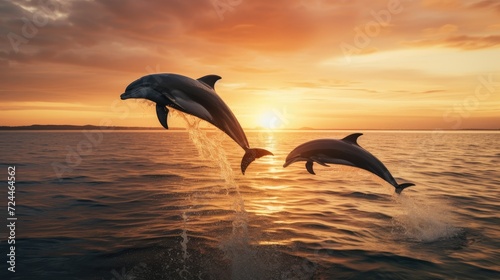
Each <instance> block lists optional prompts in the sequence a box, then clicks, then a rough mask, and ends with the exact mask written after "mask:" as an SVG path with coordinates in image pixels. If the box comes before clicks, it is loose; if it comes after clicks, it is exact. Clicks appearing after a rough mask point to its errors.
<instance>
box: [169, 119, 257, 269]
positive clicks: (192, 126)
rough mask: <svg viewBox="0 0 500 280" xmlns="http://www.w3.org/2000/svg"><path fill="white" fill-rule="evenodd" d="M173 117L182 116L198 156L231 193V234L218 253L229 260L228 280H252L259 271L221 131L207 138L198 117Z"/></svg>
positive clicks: (243, 205) (245, 216)
mask: <svg viewBox="0 0 500 280" xmlns="http://www.w3.org/2000/svg"><path fill="white" fill-rule="evenodd" d="M174 114H176V115H180V116H182V118H184V120H185V121H186V123H187V127H188V133H189V138H190V140H191V141H192V142H193V143H194V145H195V147H196V148H197V150H198V153H199V154H200V156H201V157H202V158H203V159H205V160H207V161H211V162H212V163H213V164H214V165H215V166H216V167H217V168H218V169H219V170H220V178H221V179H223V180H224V183H225V188H226V190H227V192H228V194H229V191H230V190H234V193H235V195H234V196H233V207H232V208H233V209H232V210H234V216H233V220H232V234H231V236H230V238H229V239H227V240H224V241H223V242H221V244H220V248H221V250H222V251H223V252H224V253H225V255H226V257H227V258H228V259H229V260H230V261H231V267H232V270H231V271H232V277H231V278H232V279H255V278H253V277H254V276H255V275H256V273H258V272H259V271H261V269H259V268H258V267H257V265H258V264H259V260H258V259H259V258H258V257H257V252H256V251H254V250H252V249H251V248H250V246H249V236H248V226H247V224H248V223H247V219H248V215H247V212H246V211H245V204H244V200H243V197H242V195H241V193H240V189H239V186H238V184H237V183H236V180H235V176H234V172H233V170H232V168H231V164H230V163H229V161H228V159H227V155H226V152H225V151H224V149H223V146H222V141H223V140H224V138H225V137H226V136H225V134H224V133H223V132H220V131H218V132H216V134H215V136H214V135H211V136H210V137H209V136H208V135H207V132H206V131H204V130H202V129H201V128H200V123H201V121H200V120H199V119H198V118H195V117H192V116H190V115H187V114H183V113H180V112H175V111H174ZM249 277H250V278H249Z"/></svg>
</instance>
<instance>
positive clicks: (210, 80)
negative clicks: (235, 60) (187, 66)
mask: <svg viewBox="0 0 500 280" xmlns="http://www.w3.org/2000/svg"><path fill="white" fill-rule="evenodd" d="M220 79H221V77H220V76H217V75H206V76H203V77H201V78H199V79H198V81H200V82H203V83H204V84H206V85H207V86H209V87H211V88H212V89H213V90H215V83H216V82H217V81H218V80H220Z"/></svg>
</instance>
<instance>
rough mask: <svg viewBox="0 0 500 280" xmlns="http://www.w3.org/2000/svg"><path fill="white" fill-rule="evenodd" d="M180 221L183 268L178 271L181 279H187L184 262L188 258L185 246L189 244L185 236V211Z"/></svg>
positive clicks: (187, 272)
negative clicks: (181, 224) (181, 222)
mask: <svg viewBox="0 0 500 280" xmlns="http://www.w3.org/2000/svg"><path fill="white" fill-rule="evenodd" d="M182 220H183V226H182V233H181V237H182V241H181V248H182V263H183V267H182V269H181V270H180V271H179V276H180V277H182V279H187V276H188V275H189V271H188V267H187V266H186V261H187V259H188V258H189V253H188V251H187V244H188V242H189V238H188V235H187V221H188V216H187V214H186V211H184V212H183V213H182Z"/></svg>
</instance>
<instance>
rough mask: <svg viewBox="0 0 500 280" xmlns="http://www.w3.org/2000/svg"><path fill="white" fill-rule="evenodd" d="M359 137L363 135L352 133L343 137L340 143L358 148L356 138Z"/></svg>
mask: <svg viewBox="0 0 500 280" xmlns="http://www.w3.org/2000/svg"><path fill="white" fill-rule="evenodd" d="M361 135H363V133H353V134H351V135H347V136H346V137H344V138H343V139H342V141H344V142H347V143H350V144H353V145H356V146H359V144H358V142H357V140H358V137H359V136H361Z"/></svg>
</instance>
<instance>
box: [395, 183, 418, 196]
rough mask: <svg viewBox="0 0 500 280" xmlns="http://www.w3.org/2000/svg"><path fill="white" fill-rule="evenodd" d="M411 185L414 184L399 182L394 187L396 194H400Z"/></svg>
mask: <svg viewBox="0 0 500 280" xmlns="http://www.w3.org/2000/svg"><path fill="white" fill-rule="evenodd" d="M411 186H415V184H412V183H403V184H399V185H398V186H397V187H396V193H397V194H400V193H401V192H402V191H403V190H404V189H406V188H408V187H411Z"/></svg>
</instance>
